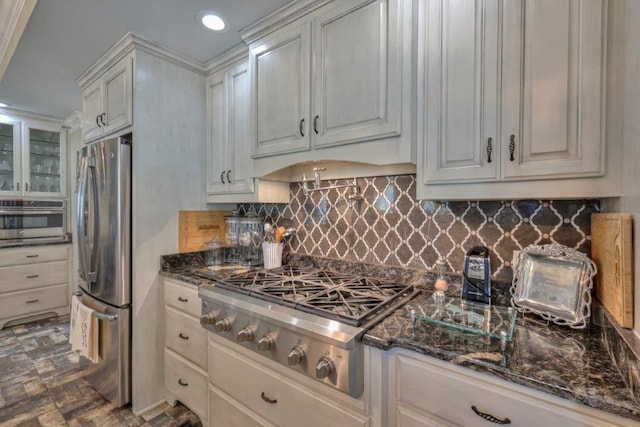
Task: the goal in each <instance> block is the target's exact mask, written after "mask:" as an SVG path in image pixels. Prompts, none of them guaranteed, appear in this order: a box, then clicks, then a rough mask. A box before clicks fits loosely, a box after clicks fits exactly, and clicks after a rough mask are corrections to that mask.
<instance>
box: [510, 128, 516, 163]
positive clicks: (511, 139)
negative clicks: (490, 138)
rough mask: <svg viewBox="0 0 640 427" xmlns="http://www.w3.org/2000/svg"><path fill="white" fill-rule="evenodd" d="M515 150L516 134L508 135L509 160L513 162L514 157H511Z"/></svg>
mask: <svg viewBox="0 0 640 427" xmlns="http://www.w3.org/2000/svg"><path fill="white" fill-rule="evenodd" d="M515 151H516V136H515V135H511V136H510V137H509V161H511V162H513V161H514V160H515V157H513V153H515Z"/></svg>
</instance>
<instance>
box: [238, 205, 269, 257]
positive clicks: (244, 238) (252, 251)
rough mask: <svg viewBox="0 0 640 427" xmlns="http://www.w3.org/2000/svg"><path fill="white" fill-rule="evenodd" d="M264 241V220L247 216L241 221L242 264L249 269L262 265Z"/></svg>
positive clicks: (240, 244) (239, 241)
mask: <svg viewBox="0 0 640 427" xmlns="http://www.w3.org/2000/svg"><path fill="white" fill-rule="evenodd" d="M263 241H264V225H263V219H262V218H261V217H259V216H254V215H251V213H249V214H247V216H246V217H244V218H241V219H240V237H239V239H238V244H239V246H240V262H241V263H242V264H243V265H246V266H248V267H258V266H261V265H262V242H263Z"/></svg>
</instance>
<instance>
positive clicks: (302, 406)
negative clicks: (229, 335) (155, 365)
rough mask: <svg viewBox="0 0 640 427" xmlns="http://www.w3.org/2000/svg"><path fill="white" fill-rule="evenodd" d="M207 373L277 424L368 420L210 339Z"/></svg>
mask: <svg viewBox="0 0 640 427" xmlns="http://www.w3.org/2000/svg"><path fill="white" fill-rule="evenodd" d="M209 376H210V380H211V383H212V384H213V385H214V386H216V387H218V388H219V389H221V390H222V391H224V392H225V393H227V394H229V395H230V396H231V397H233V398H234V399H236V400H237V401H238V402H239V403H240V404H242V405H245V406H246V407H248V408H249V409H250V410H252V411H254V412H255V413H256V414H258V415H259V416H261V417H264V418H265V419H266V420H268V421H269V422H271V423H273V424H276V425H278V426H306V427H310V426H318V427H325V426H341V427H349V426H365V425H368V422H369V419H368V417H364V416H362V415H359V414H355V413H350V412H347V411H346V410H344V409H342V408H341V407H339V406H337V405H335V404H332V403H331V402H330V401H329V399H328V398H326V397H323V396H315V395H313V394H311V392H309V391H307V390H305V389H303V388H302V387H301V386H299V385H298V384H295V383H294V382H292V381H290V380H287V379H285V378H283V377H282V376H278V375H277V374H275V373H273V372H271V371H269V370H267V369H266V368H264V367H262V366H260V365H258V364H257V363H254V362H252V361H250V360H248V359H246V358H244V357H242V356H240V355H239V354H237V353H235V352H233V351H232V350H229V349H227V348H224V347H222V346H220V345H218V344H217V343H214V342H212V341H209ZM269 400H270V401H271V402H269Z"/></svg>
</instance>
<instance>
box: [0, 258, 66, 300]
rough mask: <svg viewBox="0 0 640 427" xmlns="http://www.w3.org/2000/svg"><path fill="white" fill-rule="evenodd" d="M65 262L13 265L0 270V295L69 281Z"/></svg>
mask: <svg viewBox="0 0 640 427" xmlns="http://www.w3.org/2000/svg"><path fill="white" fill-rule="evenodd" d="M68 276H69V264H68V262H67V261H54V262H45V263H41V264H27V265H14V266H11V267H1V268H0V293H3V292H14V291H24V290H27V289H33V288H40V287H43V286H50V285H59V284H61V283H67V282H68V281H69V277H68Z"/></svg>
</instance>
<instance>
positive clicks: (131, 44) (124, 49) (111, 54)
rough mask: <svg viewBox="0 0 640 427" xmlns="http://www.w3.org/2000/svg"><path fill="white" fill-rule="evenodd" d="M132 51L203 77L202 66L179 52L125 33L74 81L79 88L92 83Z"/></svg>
mask: <svg viewBox="0 0 640 427" xmlns="http://www.w3.org/2000/svg"><path fill="white" fill-rule="evenodd" d="M134 51H141V52H145V53H148V54H150V55H153V56H155V57H157V58H160V59H163V60H165V61H167V62H170V63H172V64H175V65H178V66H180V67H183V68H186V69H187V70H190V71H193V72H194V73H197V74H200V75H204V74H205V70H204V64H203V63H202V62H200V61H197V60H195V59H193V58H190V57H188V56H186V55H183V54H181V53H179V52H176V51H173V50H171V49H168V48H166V47H164V46H161V45H159V44H157V43H155V42H152V41H149V40H146V39H144V38H142V37H140V36H138V35H136V34H133V33H127V34H125V35H124V37H122V38H121V39H120V40H119V41H118V42H116V44H114V45H113V46H112V47H111V48H110V49H109V50H108V51H107V52H106V53H105V54H104V55H102V57H101V58H100V59H98V60H97V61H96V62H95V63H94V64H93V65H92V66H91V67H89V69H88V70H87V71H85V72H84V73H83V74H82V75H81V76H80V77H78V78H77V79H76V81H77V82H78V84H79V85H80V87H82V88H84V87H86V86H87V85H89V84H91V83H93V81H95V80H96V79H97V78H98V76H99V75H100V74H102V73H103V72H104V71H105V70H107V69H108V68H109V67H111V66H113V65H114V64H116V63H117V62H118V61H120V60H121V59H122V58H124V57H125V56H127V55H128V54H129V53H131V52H134Z"/></svg>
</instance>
